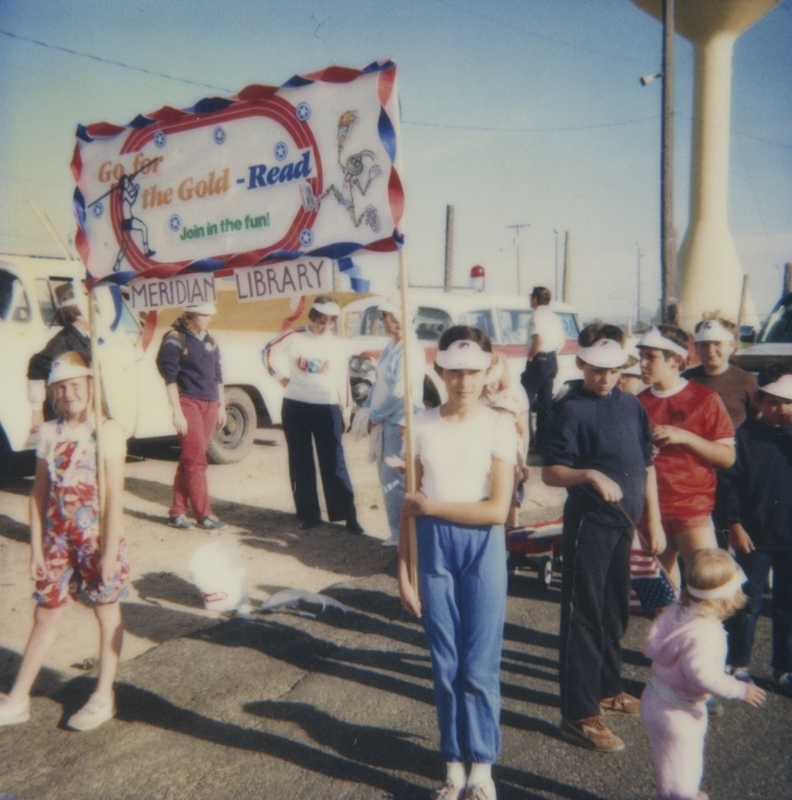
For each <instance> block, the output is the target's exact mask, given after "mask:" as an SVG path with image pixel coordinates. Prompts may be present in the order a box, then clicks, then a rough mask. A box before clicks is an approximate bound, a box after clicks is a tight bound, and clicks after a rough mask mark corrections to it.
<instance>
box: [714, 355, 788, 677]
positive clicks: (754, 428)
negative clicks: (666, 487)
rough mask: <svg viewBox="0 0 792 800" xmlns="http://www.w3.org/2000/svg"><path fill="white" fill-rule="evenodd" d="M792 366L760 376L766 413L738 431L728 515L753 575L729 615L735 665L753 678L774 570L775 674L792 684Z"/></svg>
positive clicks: (759, 397)
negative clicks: (740, 605)
mask: <svg viewBox="0 0 792 800" xmlns="http://www.w3.org/2000/svg"><path fill="white" fill-rule="evenodd" d="M791 373H792V370H790V368H789V367H786V366H782V365H779V366H776V367H773V368H771V369H769V370H767V371H766V372H764V373H762V374H761V375H760V376H759V391H758V392H757V393H756V403H755V404H756V405H757V406H758V407H759V410H760V412H761V416H760V418H759V419H747V420H746V421H745V422H744V423H743V425H742V426H741V427H740V428H739V429H738V431H737V460H736V461H735V463H734V465H733V466H732V467H731V468H730V469H729V470H728V471H727V472H726V473H724V476H723V478H724V483H725V485H726V488H727V491H726V492H725V493H724V494H725V495H726V496H727V497H728V501H729V502H728V505H727V508H726V514H727V516H726V521H727V523H728V526H729V541H730V543H731V546H732V547H733V548H734V552H735V553H736V556H737V561H738V563H739V564H740V566H741V567H742V568H743V571H744V572H745V574H746V575H747V576H748V582H747V583H746V584H744V585H743V591H744V592H745V594H746V595H747V596H748V604H747V605H746V606H745V608H744V609H742V610H741V611H739V612H738V613H737V614H736V615H735V616H734V617H732V618H731V619H730V620H728V621H727V623H726V629H727V631H728V632H729V655H728V659H727V661H728V664H729V669H730V671H731V672H733V673H734V675H735V676H736V677H738V678H741V679H742V680H750V674H749V672H748V664H749V662H750V659H751V649H752V647H753V639H754V631H755V630H756V621H757V619H758V618H759V612H760V610H761V607H762V594H763V592H764V587H765V584H766V582H767V574H768V572H769V571H770V569H771V568H772V570H773V655H772V667H773V677H774V678H775V680H776V681H777V683H778V684H779V685H780V686H781V687H782V688H784V689H786V690H787V691H792V374H791Z"/></svg>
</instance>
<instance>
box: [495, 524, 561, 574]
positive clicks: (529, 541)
mask: <svg viewBox="0 0 792 800" xmlns="http://www.w3.org/2000/svg"><path fill="white" fill-rule="evenodd" d="M562 524H563V520H562V519H561V518H560V517H559V518H558V519H554V520H551V521H548V522H535V523H533V524H531V525H523V526H521V527H519V528H512V529H511V530H509V531H506V550H507V551H508V553H509V566H512V567H514V568H515V569H520V568H528V569H535V570H536V573H537V577H538V578H539V582H540V583H541V585H542V586H544V587H545V588H549V586H550V584H551V583H552V580H553V571H554V570H557V569H558V568H559V567H560V565H561V543H562V535H561V529H562Z"/></svg>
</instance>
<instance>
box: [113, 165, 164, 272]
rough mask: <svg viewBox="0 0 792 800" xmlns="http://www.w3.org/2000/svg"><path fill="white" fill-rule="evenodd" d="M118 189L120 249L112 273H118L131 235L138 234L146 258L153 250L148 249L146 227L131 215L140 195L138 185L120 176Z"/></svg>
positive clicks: (129, 177) (125, 176)
mask: <svg viewBox="0 0 792 800" xmlns="http://www.w3.org/2000/svg"><path fill="white" fill-rule="evenodd" d="M118 188H119V189H120V191H121V202H122V209H123V211H122V215H121V216H122V219H121V248H120V249H119V251H118V255H117V256H116V260H115V264H114V265H113V272H118V271H119V270H120V269H121V262H122V261H123V260H124V256H125V255H126V251H127V248H128V247H129V244H130V242H131V241H132V234H133V233H138V234H140V238H141V240H142V242H143V251H144V252H145V254H146V257H147V258H151V256H153V255H154V250H152V249H151V248H150V247H149V241H148V227H147V226H146V223H145V222H143V220H142V219H140V218H139V217H136V216H135V215H134V214H133V213H132V206H134V205H135V202H136V201H137V199H138V196H139V194H140V185H139V184H137V183H133V182H132V177H131V176H128V175H122V176H121V180H120V181H119V182H118Z"/></svg>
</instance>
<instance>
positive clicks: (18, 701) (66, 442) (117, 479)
mask: <svg viewBox="0 0 792 800" xmlns="http://www.w3.org/2000/svg"><path fill="white" fill-rule="evenodd" d="M49 385H50V386H51V388H52V390H53V392H54V394H55V401H56V408H58V412H59V418H58V419H57V420H53V421H52V422H47V423H45V424H44V425H43V426H42V427H41V431H40V439H39V445H38V449H37V451H36V456H37V458H36V476H35V479H34V482H33V491H32V493H31V498H30V542H31V547H32V554H31V560H30V572H31V575H32V577H33V580H34V581H35V582H36V592H35V594H34V598H35V599H36V601H37V606H36V610H35V612H34V617H33V630H32V631H31V634H30V638H29V639H28V643H27V647H26V648H25V654H24V656H23V658H22V664H21V666H20V668H19V673H18V675H17V677H16V681H15V682H14V686H13V687H12V689H11V691H10V692H9V694H8V696H5V695H0V725H13V724H15V723H19V722H27V720H29V719H30V692H31V689H32V688H33V683H34V681H35V680H36V676H37V675H38V673H39V670H40V669H41V666H42V664H43V662H44V658H45V656H46V654H47V651H48V650H49V648H50V645H51V644H52V643H53V641H54V639H55V636H56V633H57V626H58V623H59V621H60V619H61V617H62V616H63V611H64V609H65V607H66V606H67V605H68V604H69V602H70V600H76V598H77V595H78V594H79V592H80V590H81V589H84V590H85V592H86V594H87V596H88V597H89V598H90V599H91V600H92V601H93V604H94V612H95V614H96V618H97V620H98V622H99V632H100V656H99V681H98V685H97V687H96V691H95V692H94V693H93V694H92V695H91V697H90V699H89V700H88V702H87V703H86V705H85V706H84V707H83V708H82V709H80V710H79V711H78V712H77V713H76V714H74V715H73V716H72V717H71V718H70V719H69V721H68V723H67V724H68V726H69V727H70V728H72V729H73V730H78V731H86V730H91V729H93V728H96V727H97V726H99V725H101V724H102V723H103V722H106V721H107V720H109V719H111V718H112V717H113V716H114V715H115V702H114V696H113V682H114V680H115V674H116V670H117V668H118V660H119V656H120V654H121V641H122V638H123V624H122V621H121V609H120V606H119V603H118V601H119V600H120V599H121V598H122V597H123V596H124V595H126V591H127V590H126V585H127V583H128V582H129V565H128V564H127V560H126V555H125V546H124V539H123V535H122V530H121V527H122V512H123V508H122V504H121V494H122V492H123V481H124V472H123V467H124V458H125V454H126V442H125V437H124V432H123V429H122V428H121V426H120V425H119V424H118V423H117V422H115V421H113V420H110V419H104V420H103V421H102V444H103V466H104V471H105V478H106V491H105V507H104V511H103V514H102V515H101V519H102V525H101V531H100V525H99V501H98V491H97V463H96V462H97V458H96V430H95V427H94V424H93V415H92V414H91V408H92V390H93V383H92V379H91V370H90V368H89V367H88V365H87V364H86V362H85V360H84V358H83V357H82V356H81V355H80V354H78V353H74V352H71V353H64V354H63V355H62V356H60V357H59V358H58V359H56V360H55V362H54V363H53V365H52V371H51V373H50V378H49Z"/></svg>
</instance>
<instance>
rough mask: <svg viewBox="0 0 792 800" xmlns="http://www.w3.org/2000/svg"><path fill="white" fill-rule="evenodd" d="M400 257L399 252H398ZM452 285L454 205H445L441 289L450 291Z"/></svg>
mask: <svg viewBox="0 0 792 800" xmlns="http://www.w3.org/2000/svg"><path fill="white" fill-rule="evenodd" d="M399 257H401V252H400V253H399ZM453 285H454V207H453V206H446V240H445V272H444V275H443V291H444V292H450V291H451V288H452V287H453Z"/></svg>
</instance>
